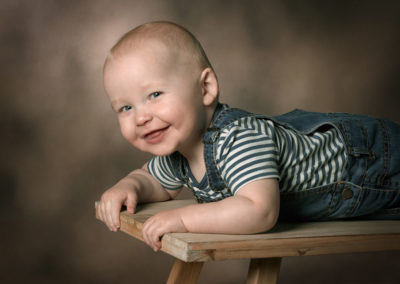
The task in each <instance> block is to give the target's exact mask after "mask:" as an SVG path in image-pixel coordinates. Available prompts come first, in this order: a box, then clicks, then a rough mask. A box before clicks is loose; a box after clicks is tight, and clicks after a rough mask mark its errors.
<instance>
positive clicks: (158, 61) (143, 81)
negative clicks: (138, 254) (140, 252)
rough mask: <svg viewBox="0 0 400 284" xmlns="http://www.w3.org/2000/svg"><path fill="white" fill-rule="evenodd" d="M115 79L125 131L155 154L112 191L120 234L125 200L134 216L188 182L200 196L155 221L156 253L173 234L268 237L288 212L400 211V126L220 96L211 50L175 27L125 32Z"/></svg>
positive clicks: (108, 69)
mask: <svg viewBox="0 0 400 284" xmlns="http://www.w3.org/2000/svg"><path fill="white" fill-rule="evenodd" d="M104 86H105V90H106V93H107V95H108V97H109V99H110V101H111V104H112V108H113V109H114V111H115V112H116V114H117V116H118V120H119V124H120V128H121V132H122V135H123V137H124V138H125V139H126V140H127V141H128V142H129V143H130V144H132V145H133V146H134V147H136V148H137V149H139V150H141V151H145V152H149V153H151V154H153V155H155V157H154V158H152V159H151V160H150V161H149V162H148V163H146V164H145V165H144V166H143V167H142V168H141V169H136V170H134V171H132V172H131V173H130V174H128V175H127V176H126V177H125V178H123V179H121V180H120V181H119V182H118V183H117V184H116V185H114V186H113V187H111V188H110V189H108V190H107V191H106V192H105V193H104V194H103V195H102V197H101V201H100V203H99V205H98V207H97V212H98V216H99V218H100V220H102V221H103V222H104V223H105V224H106V225H107V226H108V228H109V229H110V230H111V231H117V230H118V229H119V227H120V220H119V212H120V210H121V207H122V206H123V205H125V206H126V207H127V210H128V211H129V212H130V213H134V212H135V207H136V204H137V203H143V202H154V201H165V200H169V199H172V198H174V197H176V196H177V195H178V194H179V192H180V191H181V189H182V188H183V187H187V188H189V189H191V190H192V192H193V194H194V196H195V197H196V199H197V200H198V201H199V203H198V204H195V205H190V206H187V207H184V208H179V209H174V210H168V211H163V212H161V213H158V214H156V215H155V216H153V217H151V218H150V219H148V220H147V221H146V223H145V224H144V227H143V238H144V240H145V241H146V243H147V244H148V245H149V246H151V247H152V248H153V249H154V250H158V249H160V246H161V242H160V239H161V237H162V236H163V235H164V234H165V233H169V232H196V233H226V234H249V233H257V232H263V231H267V230H269V229H271V228H272V227H273V226H274V225H275V223H276V222H277V219H278V216H280V217H282V218H288V219H301V220H329V219H336V218H348V217H359V216H369V217H371V216H388V215H390V216H397V217H396V218H398V217H399V216H400V213H399V211H400V210H399V207H400V205H399V204H400V189H399V188H400V186H399V183H396V180H397V181H400V154H397V153H394V151H390V146H391V145H395V144H394V143H398V142H400V127H399V126H398V125H396V124H394V123H392V122H390V121H387V120H378V119H373V118H370V117H363V116H356V117H353V116H351V115H346V114H320V113H310V112H305V111H300V110H296V111H294V112H292V113H289V114H287V115H282V116H278V117H267V116H261V115H254V114H251V113H248V112H246V111H243V110H239V109H234V108H230V107H229V106H227V105H223V104H220V103H219V101H218V96H219V90H218V81H217V77H216V74H215V72H214V70H213V68H212V66H211V64H210V62H209V60H208V59H207V56H206V54H205V52H204V50H203V49H202V47H201V45H200V43H199V42H198V41H197V39H196V38H195V37H194V36H193V35H192V34H191V33H190V32H189V31H187V30H186V29H184V28H183V27H180V26H178V25H176V24H174V23H169V22H152V23H148V24H144V25H142V26H139V27H137V28H135V29H133V30H131V31H130V32H128V33H127V34H125V35H124V36H123V37H122V38H121V39H120V40H119V41H118V42H117V43H116V44H115V46H114V47H113V48H112V49H111V51H110V53H109V55H108V57H107V59H106V62H105V65H104ZM354 121H357V122H354ZM360 121H361V124H360V123H359V122H360ZM360 125H362V126H360ZM377 129H378V130H377ZM369 134H370V135H369ZM366 137H368V139H370V140H368V141H369V142H368V141H367V140H366V139H367V138H366ZM375 141H379V143H374V142H375ZM382 141H383V142H382ZM385 141H386V142H385ZM368 143H369V144H368ZM382 143H383V144H384V145H382ZM385 143H386V144H385ZM378 144H379V145H378ZM382 149H383V150H382ZM388 153H389V154H388ZM391 161H392V162H391ZM393 161H397V163H393ZM390 163H391V164H390ZM280 207H281V208H280ZM378 213H379V214H378ZM396 214H397V215H396ZM382 218H384V217H382Z"/></svg>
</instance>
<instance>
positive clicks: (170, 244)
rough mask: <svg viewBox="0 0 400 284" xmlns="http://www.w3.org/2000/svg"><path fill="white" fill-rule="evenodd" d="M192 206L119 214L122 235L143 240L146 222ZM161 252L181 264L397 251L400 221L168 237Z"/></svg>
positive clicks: (177, 203)
mask: <svg viewBox="0 0 400 284" xmlns="http://www.w3.org/2000/svg"><path fill="white" fill-rule="evenodd" d="M194 203H195V201H194V200H173V201H166V202H157V203H150V204H144V205H141V206H138V208H137V212H136V213H135V214H129V213H128V212H126V211H123V212H121V215H120V216H121V230H122V231H123V232H125V233H127V234H129V235H131V236H133V237H135V238H137V239H139V240H142V236H141V229H142V225H143V223H144V222H145V221H146V220H147V219H148V218H149V217H150V216H153V215H154V214H156V213H157V212H159V211H162V210H167V209H172V208H179V207H182V206H186V205H189V204H194ZM161 250H162V251H164V252H166V253H168V254H170V255H172V256H174V257H176V258H178V259H180V260H182V261H185V262H194V261H200V262H201V261H208V260H224V259H239V258H270V257H284V256H303V255H319V254H337V253H353V252H367V251H382V250H400V221H334V222H303V223H279V224H277V225H276V226H275V227H274V228H273V229H272V230H270V231H269V232H267V233H262V234H252V235H222V234H192V233H184V234H183V233H171V234H166V235H165V236H164V237H163V239H162V249H161Z"/></svg>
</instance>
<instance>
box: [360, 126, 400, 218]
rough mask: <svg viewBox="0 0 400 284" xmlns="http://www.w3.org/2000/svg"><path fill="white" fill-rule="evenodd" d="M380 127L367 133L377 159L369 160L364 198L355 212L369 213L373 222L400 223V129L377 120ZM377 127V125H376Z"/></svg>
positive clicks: (361, 197) (361, 198)
mask: <svg viewBox="0 0 400 284" xmlns="http://www.w3.org/2000/svg"><path fill="white" fill-rule="evenodd" d="M377 121H378V122H379V127H370V125H368V126H369V128H368V129H367V133H368V136H369V137H368V142H369V143H370V145H369V147H370V148H371V149H372V153H373V157H372V158H370V159H368V161H367V167H366V171H365V178H364V180H363V183H362V189H361V190H362V192H361V194H360V197H359V199H360V206H359V207H358V208H356V210H355V211H358V212H360V213H361V212H363V211H368V208H376V210H375V211H374V212H372V213H370V214H366V215H365V214H356V215H365V217H366V218H369V219H400V125H398V124H396V123H394V122H392V121H389V120H377ZM375 126H376V125H375Z"/></svg>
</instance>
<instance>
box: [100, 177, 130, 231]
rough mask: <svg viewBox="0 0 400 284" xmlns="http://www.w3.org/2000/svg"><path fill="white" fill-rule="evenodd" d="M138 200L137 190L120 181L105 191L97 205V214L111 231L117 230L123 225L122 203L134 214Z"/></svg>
mask: <svg viewBox="0 0 400 284" xmlns="http://www.w3.org/2000/svg"><path fill="white" fill-rule="evenodd" d="M137 200H138V197H137V193H136V191H135V190H134V189H133V188H132V187H131V186H128V185H127V184H124V182H119V183H117V184H116V185H115V186H113V187H112V188H110V189H108V190H107V191H106V192H104V193H103V195H102V196H101V200H100V202H99V204H98V206H97V215H98V216H99V219H100V220H101V221H103V222H104V223H105V224H106V225H107V227H108V228H109V229H110V231H114V232H116V231H118V229H119V228H120V226H121V223H120V220H119V213H120V211H121V207H122V205H125V206H126V207H127V210H128V212H129V213H132V214H133V213H134V212H135V208H136V203H137Z"/></svg>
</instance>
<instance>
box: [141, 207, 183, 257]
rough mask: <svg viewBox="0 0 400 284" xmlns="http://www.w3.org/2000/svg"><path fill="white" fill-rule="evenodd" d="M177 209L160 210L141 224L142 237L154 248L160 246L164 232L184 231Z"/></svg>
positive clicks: (157, 248)
mask: <svg viewBox="0 0 400 284" xmlns="http://www.w3.org/2000/svg"><path fill="white" fill-rule="evenodd" d="M187 231H188V230H187V229H186V227H185V224H184V223H183V222H182V218H181V214H180V210H179V209H173V210H167V211H162V212H160V213H158V214H156V215H154V216H153V217H151V218H149V219H148V220H147V221H146V222H145V223H144V225H143V230H142V234H143V239H144V240H145V242H146V243H147V244H148V245H149V246H150V247H151V248H152V249H153V250H154V251H158V250H159V249H160V248H161V237H162V236H163V235H164V234H166V233H186V232H187Z"/></svg>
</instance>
